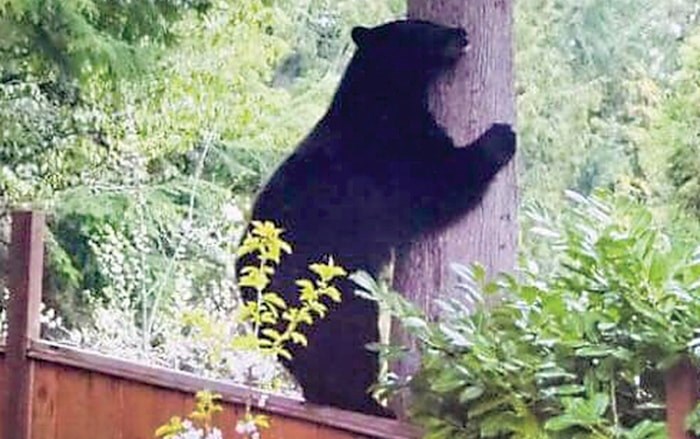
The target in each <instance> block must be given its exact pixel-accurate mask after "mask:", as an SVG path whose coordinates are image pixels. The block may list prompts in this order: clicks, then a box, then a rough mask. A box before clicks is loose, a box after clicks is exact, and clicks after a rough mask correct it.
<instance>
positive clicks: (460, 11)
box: [392, 0, 518, 411]
mask: <svg viewBox="0 0 700 439" xmlns="http://www.w3.org/2000/svg"><path fill="white" fill-rule="evenodd" d="M408 15H409V17H410V18H419V19H424V20H429V21H433V22H436V23H441V24H446V25H450V26H462V27H464V28H465V29H466V30H467V34H468V38H469V42H470V43H469V50H468V51H467V53H466V55H465V57H464V59H462V60H461V61H460V63H459V64H458V66H457V67H456V69H455V71H454V74H451V75H448V76H447V77H445V78H443V79H442V81H441V82H440V83H438V84H437V85H436V87H435V88H434V90H433V91H432V95H431V102H430V104H431V109H432V111H433V113H434V114H435V117H436V119H437V121H438V122H439V123H440V124H441V125H443V126H444V127H445V128H446V130H447V132H448V133H449V134H450V135H451V136H452V138H453V139H454V140H455V143H456V144H458V145H464V144H468V143H470V142H472V141H473V140H475V139H476V138H477V137H478V136H479V135H480V134H481V133H482V132H484V131H485V130H486V129H488V127H489V126H490V125H491V124H493V123H494V122H507V123H510V124H514V122H515V95H514V87H513V46H512V29H513V3H512V0H408ZM514 163H515V161H512V162H511V163H510V164H509V165H508V167H507V168H506V169H504V170H503V171H501V172H500V173H499V175H498V176H497V177H496V179H495V181H494V182H493V183H492V185H491V187H490V189H489V191H488V193H487V194H486V195H485V197H484V199H483V202H482V203H481V205H479V206H478V207H476V208H475V209H474V210H473V211H472V212H471V213H470V214H469V215H468V216H467V217H465V218H463V219H462V220H460V221H459V222H457V223H456V224H454V225H453V226H452V227H450V228H449V229H447V230H443V231H441V232H439V233H436V234H432V235H430V236H426V237H425V238H424V239H422V240H421V241H418V242H413V243H411V244H409V245H406V246H404V247H402V248H398V249H396V259H395V265H394V267H395V268H394V287H395V289H396V290H397V291H399V292H401V293H402V294H404V295H405V297H407V298H409V299H410V300H412V301H413V302H414V303H416V304H418V305H420V306H421V307H422V308H423V309H424V310H426V311H427V312H429V313H431V314H432V313H433V312H434V309H433V305H432V302H433V301H434V300H435V299H436V298H438V297H448V296H449V295H450V294H454V291H455V290H454V288H452V287H453V286H454V284H455V280H456V279H455V276H454V274H453V273H451V271H450V269H449V264H450V263H452V262H457V263H461V264H471V263H473V262H476V261H478V262H479V263H481V264H482V265H483V266H484V267H485V268H486V269H487V271H488V273H489V274H491V275H493V274H496V273H498V272H501V271H510V270H511V269H512V268H513V267H514V265H515V258H516V246H517V231H518V226H517V223H516V212H517V187H516V175H515V165H514ZM465 171H468V170H466V169H465ZM394 326H396V325H394ZM392 339H393V340H394V341H395V342H398V343H404V344H409V345H410V342H409V341H408V340H407V339H406V337H405V335H404V334H403V333H402V332H401V331H400V329H396V328H392ZM417 360H418V359H417V358H416V356H415V355H414V356H409V358H408V359H407V360H406V361H403V362H401V363H399V364H398V365H396V367H394V368H393V369H394V371H395V372H397V373H398V374H399V375H400V376H406V375H408V374H410V373H411V372H412V371H415V370H416V368H417V366H418V364H417ZM398 405H399V407H398V408H399V411H401V410H400V407H401V406H403V407H405V402H403V403H402V402H398Z"/></svg>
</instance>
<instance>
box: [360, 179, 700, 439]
mask: <svg viewBox="0 0 700 439" xmlns="http://www.w3.org/2000/svg"><path fill="white" fill-rule="evenodd" d="M570 198H571V203H570V206H569V208H568V209H567V210H566V211H565V212H564V213H563V214H562V215H561V217H560V218H559V219H557V220H556V221H550V220H548V219H547V218H546V217H545V216H544V215H542V214H536V215H535V214H533V216H534V220H535V223H536V226H534V227H532V228H531V229H530V230H529V231H528V232H529V233H528V236H529V237H530V239H535V236H534V235H538V238H536V239H541V238H542V237H544V238H547V239H548V242H549V243H550V245H551V247H552V249H554V250H555V258H556V259H555V261H554V265H553V268H552V269H551V271H540V270H539V268H538V265H537V263H536V261H535V260H533V259H530V258H527V257H526V258H524V259H525V260H524V263H523V267H522V270H521V272H520V273H519V274H518V275H517V276H516V277H511V276H502V277H500V278H499V279H498V280H497V281H496V282H493V283H488V282H486V281H485V273H484V272H483V270H481V269H479V268H478V267H476V268H474V269H471V270H468V269H465V268H463V267H461V268H458V270H457V272H458V273H459V274H460V275H461V276H462V283H461V291H462V293H463V299H459V300H457V299H456V300H446V301H442V302H440V309H441V314H440V318H439V321H438V322H431V321H429V320H427V319H426V318H425V317H424V316H423V315H422V314H421V313H420V312H418V311H417V310H416V309H415V308H414V307H413V306H412V305H411V304H409V303H407V302H405V301H404V300H403V299H401V298H400V296H398V295H395V294H393V293H389V292H387V291H386V290H384V289H382V288H380V287H378V286H377V285H376V284H374V283H373V281H372V280H371V279H368V278H367V277H366V276H359V277H356V279H357V280H358V281H359V284H360V285H361V286H363V287H364V288H365V289H368V290H369V291H371V292H372V293H370V294H369V295H368V296H369V297H372V298H374V299H376V300H379V302H380V303H381V304H382V305H384V306H385V307H386V308H388V309H389V311H390V312H391V313H392V314H393V315H395V316H397V317H398V318H399V319H400V321H401V322H402V323H403V325H404V326H405V327H406V328H407V329H408V330H409V331H410V332H412V333H413V335H414V336H416V338H417V339H418V342H419V346H420V353H421V356H422V361H421V367H420V370H419V371H418V373H417V374H416V375H415V376H414V377H413V378H412V379H411V380H410V382H409V386H410V390H411V392H412V397H413V402H412V405H411V407H410V412H411V415H412V417H413V419H415V420H416V421H417V422H419V423H420V424H421V425H423V426H424V427H425V428H426V430H427V431H428V435H427V437H429V438H470V439H472V438H481V437H484V438H486V437H498V438H504V437H517V438H613V437H614V438H620V437H621V438H662V437H665V432H664V426H663V423H662V420H663V418H664V411H663V405H662V404H663V379H662V374H663V372H664V371H665V370H667V369H668V368H669V367H670V366H672V365H674V364H675V363H676V362H677V361H679V359H680V358H683V357H690V358H692V359H693V360H694V361H695V360H696V359H698V358H699V355H698V354H700V352H699V351H698V349H697V344H698V340H697V339H695V337H696V336H697V333H698V331H700V247H699V248H698V249H697V250H695V251H694V252H693V251H687V249H685V248H676V247H674V245H673V242H671V241H670V240H669V237H668V236H667V235H666V234H665V233H664V232H663V231H662V230H660V229H659V228H658V227H657V226H656V225H655V224H654V222H653V220H652V216H651V214H650V212H649V211H648V210H647V209H646V208H645V207H643V206H640V205H637V204H635V203H634V202H631V201H629V200H626V199H625V200H620V199H618V200H615V201H614V202H613V201H612V200H611V199H610V198H609V197H607V196H591V197H582V196H580V195H578V194H574V193H570ZM492 294H502V295H503V297H504V298H503V299H502V301H500V303H499V304H498V305H496V306H493V307H491V308H486V307H484V306H482V304H483V302H484V298H485V296H487V295H492ZM387 384H388V385H390V386H389V387H388V388H390V389H391V388H393V389H396V387H395V386H396V385H397V383H387ZM391 386H394V387H391Z"/></svg>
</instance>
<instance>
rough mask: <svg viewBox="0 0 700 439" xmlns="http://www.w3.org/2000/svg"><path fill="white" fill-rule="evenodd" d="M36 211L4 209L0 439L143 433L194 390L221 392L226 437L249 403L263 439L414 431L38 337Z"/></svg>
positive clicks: (92, 438) (124, 437) (121, 437)
mask: <svg viewBox="0 0 700 439" xmlns="http://www.w3.org/2000/svg"><path fill="white" fill-rule="evenodd" d="M43 231H44V216H43V215H42V214H41V213H36V212H17V213H14V214H13V216H12V239H11V247H10V267H9V268H10V270H9V287H10V302H9V304H8V333H7V338H6V340H5V344H4V347H2V346H0V439H29V438H32V439H152V438H153V433H154V431H155V429H156V428H157V427H158V426H160V425H162V424H164V423H166V422H167V421H168V420H169V419H170V417H171V416H175V415H178V416H184V415H187V414H188V413H190V412H191V411H192V409H193V406H194V393H195V392H196V391H198V390H203V389H208V390H211V391H214V392H216V393H220V394H221V395H222V397H223V406H224V411H223V413H220V414H218V415H216V418H215V420H216V424H217V426H220V427H221V428H222V431H223V433H224V437H225V438H233V437H240V435H235V433H234V428H235V424H236V420H238V419H241V417H242V416H243V414H244V413H245V406H246V403H247V402H252V404H253V407H254V411H255V412H256V413H265V414H267V415H269V416H270V419H271V427H270V429H265V430H262V432H263V434H262V437H263V439H351V438H373V437H376V438H386V439H394V438H398V439H401V438H416V437H419V436H420V434H419V433H418V431H417V429H415V428H414V427H411V426H409V425H406V424H403V423H400V422H398V421H394V420H388V419H384V418H377V417H373V416H367V415H363V414H359V413H353V412H348V411H343V410H338V409H334V408H329V407H318V406H314V405H312V404H306V403H304V402H302V401H301V400H297V399H293V398H286V397H280V396H275V395H264V394H263V393H261V392H258V391H256V390H253V389H250V388H247V387H244V386H238V385H233V384H230V383H227V382H224V381H218V380H210V379H204V378H201V377H197V376H195V375H192V374H188V373H184V372H178V371H174V370H169V369H164V368H159V367H150V366H146V365H140V364H136V363H133V362H128V361H123V360H120V359H118V358H113V357H108V356H105V355H100V354H96V353H92V352H87V351H84V350H80V349H75V348H70V347H66V346H61V345H58V344H54V343H48V342H46V341H42V340H41V339H40V337H39V305H40V302H41V279H42V272H43V252H44V242H43Z"/></svg>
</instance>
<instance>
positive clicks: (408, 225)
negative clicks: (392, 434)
mask: <svg viewBox="0 0 700 439" xmlns="http://www.w3.org/2000/svg"><path fill="white" fill-rule="evenodd" d="M352 39H353V41H354V42H355V44H356V45H357V49H356V51H355V53H354V55H353V57H352V60H351V61H350V63H349V65H348V67H347V70H346V71H345V74H344V76H343V79H342V81H341V83H340V86H339V87H338V89H337V91H336V93H335V96H334V98H333V101H332V103H331V105H330V108H329V109H328V111H327V113H326V114H325V115H324V116H323V118H322V119H321V120H320V121H319V122H318V123H317V125H316V126H315V127H314V129H313V130H312V131H311V133H310V134H309V135H308V136H307V137H306V138H305V139H304V140H303V141H302V142H301V144H300V145H299V146H298V147H297V149H296V150H295V151H294V152H293V153H292V154H291V155H290V156H289V157H288V158H287V159H286V160H285V161H284V163H282V165H281V166H280V167H279V168H278V169H277V171H276V172H275V173H274V175H272V177H271V178H270V180H269V181H268V182H267V184H266V185H265V186H264V188H263V189H262V191H261V192H260V193H259V195H258V197H257V200H256V202H255V204H254V207H253V210H252V218H253V219H257V220H271V221H274V222H275V223H276V224H277V225H278V226H279V227H282V228H283V229H284V230H285V235H284V237H285V239H286V240H287V241H289V242H290V243H291V244H292V246H293V247H294V251H293V254H291V255H289V256H286V257H285V258H284V259H283V260H282V263H281V265H280V266H279V268H278V269H277V271H276V273H275V275H274V278H273V281H272V286H271V288H270V290H272V291H277V292H281V293H282V294H283V295H284V296H285V300H287V301H288V302H289V303H295V302H296V301H297V299H296V298H297V297H298V292H297V287H296V286H295V284H294V280H295V279H298V278H302V277H309V272H308V268H307V267H308V265H309V264H310V263H312V262H318V261H322V260H325V259H326V255H332V256H333V257H334V258H335V260H336V261H337V262H338V263H340V264H341V265H343V266H344V267H346V268H347V269H348V270H350V271H354V270H366V271H367V272H369V273H370V274H372V275H374V276H376V275H377V274H378V273H379V271H380V269H381V267H382V266H383V264H385V263H386V262H387V259H388V258H389V256H390V252H391V248H392V247H394V246H396V245H397V244H399V243H402V242H407V241H408V240H411V239H415V238H416V237H417V236H419V235H420V234H422V233H425V232H427V231H431V230H434V229H435V228H439V227H443V226H445V225H446V224H448V223H449V222H450V221H451V220H454V219H456V218H458V217H459V216H460V215H463V214H464V213H466V212H467V211H468V210H469V209H470V208H472V207H473V206H475V205H476V204H477V203H478V202H479V200H480V198H481V196H482V195H483V193H484V192H485V191H486V189H487V187H488V185H489V182H490V181H491V179H492V178H493V177H494V175H495V174H496V173H497V172H498V171H499V170H500V169H501V168H502V167H503V166H504V165H505V164H506V163H508V161H509V160H510V159H511V157H513V155H514V153H515V134H514V133H513V131H512V130H511V128H510V127H509V126H508V125H499V124H497V125H493V126H492V127H491V128H490V129H489V130H488V131H486V132H485V133H484V134H483V135H482V136H481V137H480V138H479V139H478V140H476V141H475V142H474V143H473V144H471V145H468V146H466V147H461V148H458V147H456V146H455V145H454V144H453V142H452V139H451V138H450V137H449V136H448V135H447V134H446V133H445V131H444V130H443V129H442V128H441V127H440V126H438V125H437V123H436V122H435V120H434V118H433V116H432V115H431V113H430V111H429V109H428V99H427V97H428V96H427V92H428V89H429V86H430V84H431V83H432V82H434V80H435V79H436V78H437V77H438V75H440V74H441V73H443V72H445V71H447V70H449V69H450V68H451V67H453V66H454V64H455V62H456V61H457V60H458V59H459V58H460V56H461V55H462V53H463V51H464V48H465V47H466V46H467V34H466V32H465V31H464V30H463V29H460V28H450V27H444V26H440V25H437V24H433V23H429V22H425V21H418V20H401V21H395V22H391V23H387V24H384V25H381V26H378V27H375V28H365V27H356V28H354V29H353V30H352ZM250 262H251V261H250V259H248V258H245V257H243V258H241V260H239V261H238V268H239V269H240V267H241V266H242V265H246V264H247V263H250ZM340 289H341V291H342V292H343V301H342V303H341V304H340V305H338V306H336V309H334V310H332V312H331V313H330V314H329V315H328V316H327V317H326V318H325V319H322V320H319V321H317V322H316V323H315V324H314V326H313V328H311V329H310V330H309V331H308V332H307V335H308V342H309V343H308V347H306V348H299V349H293V350H292V353H293V359H292V360H291V361H285V366H286V367H287V368H288V369H289V370H290V371H291V372H292V374H293V375H294V376H295V377H296V379H297V380H298V382H299V384H300V385H301V386H302V388H303V391H304V395H305V398H306V400H307V401H311V402H314V403H318V404H326V405H332V406H336V407H340V408H343V409H348V410H354V411H359V412H364V413H368V414H378V415H386V414H387V411H386V410H385V409H384V408H383V407H382V406H381V405H379V404H377V403H376V402H375V401H374V400H373V399H372V398H371V396H370V395H369V394H368V392H367V388H368V387H369V386H370V385H371V384H372V383H374V382H375V379H376V377H377V372H378V359H377V356H376V354H374V353H371V352H369V351H368V350H367V349H366V348H365V345H366V344H367V343H370V342H375V341H377V340H378V338H379V334H378V327H377V323H378V322H377V320H378V309H377V306H376V304H375V303H373V302H370V301H368V300H364V299H362V298H359V297H356V296H355V295H354V294H353V291H354V289H355V287H354V286H353V284H352V283H351V282H350V281H346V282H345V283H343V284H341V285H340ZM252 294H254V292H251V291H243V296H244V298H246V299H247V300H250V299H251V295H252Z"/></svg>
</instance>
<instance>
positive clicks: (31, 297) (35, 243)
mask: <svg viewBox="0 0 700 439" xmlns="http://www.w3.org/2000/svg"><path fill="white" fill-rule="evenodd" d="M9 256H10V261H9V267H10V272H9V290H10V300H9V303H8V305H7V324H8V327H7V340H6V346H5V367H6V369H5V370H6V375H5V376H6V378H7V389H6V393H5V397H6V398H7V399H6V406H5V419H4V422H5V425H4V427H5V428H4V429H3V430H4V432H5V435H6V436H5V438H6V439H29V438H30V435H31V413H32V411H31V404H32V398H31V392H32V387H33V379H34V365H33V364H32V362H31V361H29V360H28V359H27V350H28V349H29V344H30V341H31V340H32V339H38V338H39V307H40V304H41V283H42V276H43V262H44V260H43V259H44V214H43V213H39V212H32V211H18V212H13V213H12V239H11V242H10V254H9Z"/></svg>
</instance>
